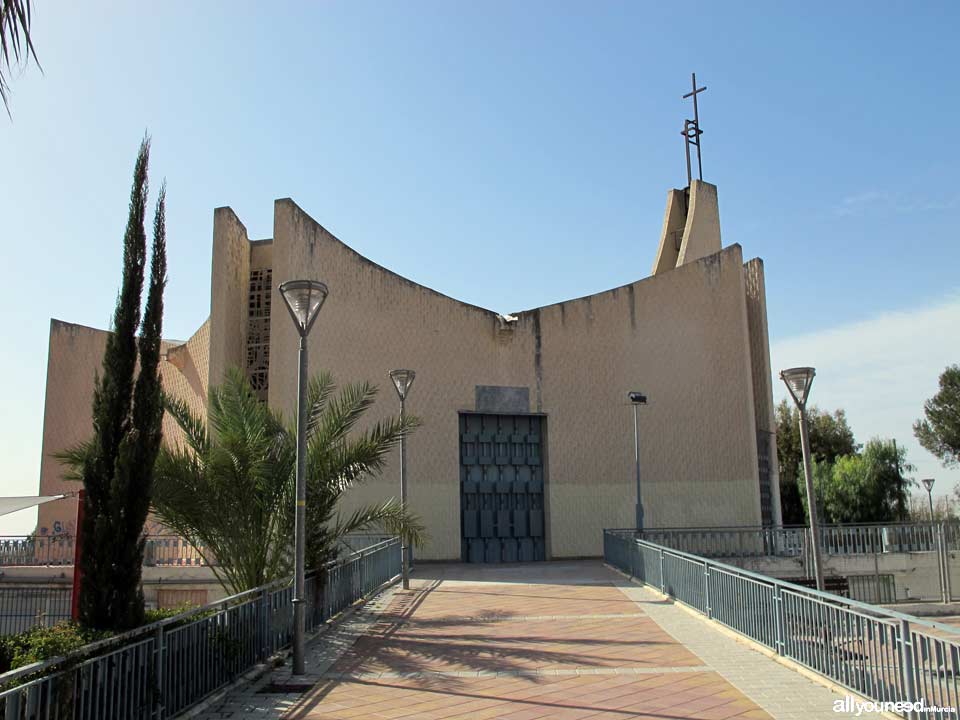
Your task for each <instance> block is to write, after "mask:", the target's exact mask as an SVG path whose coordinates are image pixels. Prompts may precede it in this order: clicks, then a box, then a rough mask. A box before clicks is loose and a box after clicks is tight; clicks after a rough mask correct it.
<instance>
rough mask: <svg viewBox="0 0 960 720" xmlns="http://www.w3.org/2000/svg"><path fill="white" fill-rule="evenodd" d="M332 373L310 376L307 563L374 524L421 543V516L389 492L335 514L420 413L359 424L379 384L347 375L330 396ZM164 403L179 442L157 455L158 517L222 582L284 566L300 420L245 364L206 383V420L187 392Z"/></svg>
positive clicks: (316, 564)
mask: <svg viewBox="0 0 960 720" xmlns="http://www.w3.org/2000/svg"><path fill="white" fill-rule="evenodd" d="M335 389H336V388H335V385H334V381H333V378H332V377H331V376H330V374H329V373H321V374H320V375H318V376H316V377H314V378H313V379H312V380H311V382H310V388H309V395H308V411H309V416H308V425H307V523H306V525H307V536H306V539H307V544H306V557H307V567H308V568H320V567H322V566H323V565H324V564H325V563H326V562H327V561H329V560H331V559H334V558H335V557H336V556H337V554H338V552H339V548H340V546H341V542H340V540H341V538H343V536H344V535H346V534H348V533H352V532H359V531H363V530H370V529H373V528H381V529H382V530H385V531H386V532H390V533H394V534H403V535H404V536H405V537H406V538H407V540H408V542H412V543H414V544H422V542H423V540H424V537H425V532H424V528H423V525H422V524H421V523H420V521H419V520H417V519H416V518H414V517H412V516H410V515H408V514H404V513H403V512H401V509H400V506H399V504H398V503H396V502H394V501H393V500H389V501H386V502H384V503H381V504H378V505H372V506H366V507H362V508H360V509H359V510H356V511H355V512H353V513H350V514H348V515H342V514H340V512H339V510H338V503H339V501H340V499H341V497H342V496H343V494H344V493H345V492H346V491H347V490H349V489H350V488H351V487H353V486H354V485H357V484H358V483H361V482H363V481H364V480H366V479H367V478H369V477H372V476H375V475H377V474H379V472H380V471H381V470H382V469H383V467H384V464H385V463H386V459H387V454H388V453H389V452H390V450H392V449H393V448H394V446H395V445H397V443H399V441H400V438H401V436H403V435H406V434H408V433H409V432H411V431H412V430H413V429H414V428H415V427H417V426H418V425H419V421H418V420H417V419H416V418H408V419H406V420H405V421H404V422H402V423H401V421H400V420H398V419H390V420H387V421H385V422H382V423H377V424H375V425H374V426H373V427H372V428H369V429H367V430H364V431H362V432H361V431H357V430H355V426H356V424H357V422H358V421H359V420H360V419H361V417H362V416H363V414H364V412H365V411H366V410H367V409H369V408H370V407H371V406H372V405H373V402H374V399H375V397H376V393H377V388H376V387H375V386H373V385H371V384H370V383H365V382H364V383H356V384H351V385H347V386H346V387H344V388H343V389H342V390H341V391H340V392H339V393H338V394H336V396H334V392H335ZM166 409H167V412H169V413H170V415H171V416H172V417H173V419H174V420H175V421H176V423H177V425H179V426H180V428H181V430H182V431H183V435H184V442H183V443H182V444H179V445H175V446H171V445H165V446H164V447H163V448H162V449H161V451H160V456H159V457H158V458H157V465H156V472H155V478H154V496H153V507H154V512H155V514H156V516H157V518H158V519H159V520H160V521H161V522H162V523H163V524H165V525H166V526H168V527H169V528H171V529H172V530H174V531H176V532H177V533H179V534H180V535H182V536H183V537H184V538H186V539H187V540H188V541H189V542H190V543H191V544H193V545H194V547H196V548H197V550H198V551H199V552H200V553H201V555H203V556H204V558H205V559H206V560H208V561H212V560H213V559H214V558H216V563H210V564H211V567H212V569H213V571H214V572H215V573H216V575H217V579H218V580H219V581H220V583H221V584H222V585H223V586H224V587H225V588H227V589H228V590H232V591H233V592H241V591H243V590H247V589H250V588H253V587H257V586H259V585H263V584H265V583H268V582H270V581H272V580H275V579H278V578H282V577H285V576H287V575H289V574H290V572H291V560H292V553H291V541H292V538H293V525H294V496H295V473H296V431H295V429H294V428H292V427H290V426H289V425H287V423H286V422H285V421H284V418H283V417H282V416H281V415H280V414H279V413H278V412H276V411H275V410H273V409H271V408H270V407H269V406H268V405H267V404H266V403H264V402H263V401H261V400H260V399H259V398H258V397H257V395H256V393H255V391H254V389H253V388H252V387H251V385H250V383H249V381H248V380H247V378H246V377H245V375H244V374H243V373H242V372H241V371H240V370H237V369H233V370H230V371H228V373H227V375H226V378H225V380H224V382H223V384H222V385H220V386H219V387H216V388H211V391H210V399H209V403H208V411H207V414H208V422H209V425H208V426H207V425H206V424H205V423H204V421H203V420H202V419H201V418H199V417H198V416H197V415H195V414H194V413H193V412H192V411H191V410H190V408H189V407H188V406H187V405H186V404H185V403H183V402H180V401H177V400H174V399H172V398H167V401H166Z"/></svg>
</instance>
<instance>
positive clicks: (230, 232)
mask: <svg viewBox="0 0 960 720" xmlns="http://www.w3.org/2000/svg"><path fill="white" fill-rule="evenodd" d="M249 283H250V241H249V239H248V238H247V229H246V228H245V227H244V226H243V223H242V222H240V218H238V217H237V216H236V214H235V213H234V212H233V210H232V209H230V208H228V207H222V208H217V209H216V210H214V212H213V271H212V273H211V280H210V369H209V375H208V378H209V382H210V384H211V385H219V384H220V383H221V382H222V381H223V374H224V372H225V371H226V369H227V368H228V367H232V366H235V367H244V364H245V360H246V355H245V353H246V346H247V291H248V285H249Z"/></svg>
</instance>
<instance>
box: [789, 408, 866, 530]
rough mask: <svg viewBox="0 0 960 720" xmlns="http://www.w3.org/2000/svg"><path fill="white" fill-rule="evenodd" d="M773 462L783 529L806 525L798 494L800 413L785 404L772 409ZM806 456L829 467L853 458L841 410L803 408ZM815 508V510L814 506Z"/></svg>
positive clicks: (800, 482)
mask: <svg viewBox="0 0 960 720" xmlns="http://www.w3.org/2000/svg"><path fill="white" fill-rule="evenodd" d="M776 419H777V459H778V462H779V469H780V504H781V508H782V511H783V522H784V524H785V525H801V524H803V523H805V522H806V508H805V505H804V501H803V499H802V497H801V494H800V492H799V488H800V486H802V485H803V449H802V446H801V444H800V412H799V411H798V410H797V409H796V407H794V406H793V405H791V404H789V403H788V402H787V401H786V400H781V401H780V404H779V405H777V408H776ZM807 423H808V428H809V433H810V455H811V457H812V459H813V460H814V461H816V462H819V463H824V462H825V463H827V464H830V465H832V464H833V463H834V462H835V461H836V459H837V458H838V457H841V456H842V455H853V454H855V453H856V452H857V450H858V448H859V446H858V445H857V443H856V442H855V441H854V438H853V431H852V430H851V429H850V426H849V425H848V424H847V416H846V413H844V411H843V410H837V411H835V412H834V413H832V414H831V413H829V412H826V411H821V410H819V409H818V408H817V407H815V406H811V407H809V408H807ZM818 507H819V506H818Z"/></svg>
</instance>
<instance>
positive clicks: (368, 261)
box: [258, 197, 742, 318]
mask: <svg viewBox="0 0 960 720" xmlns="http://www.w3.org/2000/svg"><path fill="white" fill-rule="evenodd" d="M275 203H289V204H290V205H292V206H293V207H294V208H296V209H297V210H298V211H299V212H300V213H302V214H303V215H304V216H306V217H307V218H309V219H310V221H311V222H313V223H314V224H315V225H316V226H317V227H319V228H320V229H321V230H323V232H324V233H326V234H327V235H328V236H329V237H330V238H331V239H332V240H334V241H336V242H337V243H338V244H339V245H340V246H341V247H343V248H344V249H346V250H347V251H348V252H350V253H351V254H352V255H353V256H355V257H356V258H357V259H358V260H360V261H361V262H362V263H365V264H367V265H369V266H371V267H373V268H374V269H376V270H378V271H380V272H382V273H384V274H386V275H388V276H390V277H392V278H396V279H397V280H400V281H402V282H404V283H406V284H408V285H410V286H412V287H414V288H416V289H418V290H425V291H426V292H428V293H431V294H433V295H437V296H439V297H441V298H443V299H445V300H450V301H452V302H454V303H456V304H457V305H461V306H463V307H466V308H469V309H471V310H476V311H479V312H481V313H484V314H486V315H490V316H492V317H493V318H498V317H508V316H516V317H519V316H521V315H529V314H531V313H535V312H537V311H539V310H545V309H547V308H551V307H556V306H558V305H565V304H567V303H573V302H581V301H583V300H589V299H592V298H598V297H600V296H602V295H607V294H610V293H615V292H619V291H620V290H623V289H625V288H628V287H632V286H633V285H636V284H637V283H641V282H644V281H646V280H653V279H654V278H655V277H657V276H656V275H647V276H646V277H642V278H638V279H637V280H634V281H632V282H628V283H625V284H623V285H617V286H616V287H612V288H608V289H606V290H600V291H597V292H594V293H588V294H587V295H581V296H579V297H574V298H569V299H567V300H560V301H557V302H552V303H548V304H546V305H539V306H537V307H533V308H530V309H527V310H519V311H516V312H511V313H499V312H497V311H496V310H491V309H489V308H485V307H481V306H479V305H474V304H472V303H468V302H465V301H463V300H459V299H457V298H455V297H451V296H450V295H446V294H444V293H442V292H440V291H439V290H434V289H433V288H431V287H428V286H426V285H424V284H422V283H419V282H417V281H416V280H411V279H410V278H408V277H405V276H403V275H401V274H400V273H398V272H394V271H393V270H391V269H390V268H387V267H384V266H383V265H381V264H380V263H377V262H374V261H373V260H371V259H370V258H368V257H366V256H365V255H363V254H361V253H359V252H357V251H356V250H355V249H353V248H352V247H350V245H348V244H347V243H345V242H344V241H343V240H341V239H340V238H338V237H337V236H336V235H334V234H333V233H332V232H330V230H328V229H327V228H326V227H324V225H323V224H322V223H319V222H317V221H316V220H315V219H314V218H313V216H312V215H310V213H308V212H307V211H306V210H304V209H303V208H302V207H300V206H299V205H297V203H296V201H294V200H293V199H292V198H289V197H287V198H278V199H277V200H276V201H275ZM258 242H265V241H262V240H261V241H258ZM271 242H272V240H271ZM735 247H736V248H740V245H739V243H732V244H730V245H728V246H727V247H724V248H721V249H720V252H719V253H717V254H718V255H719V254H722V253H724V252H726V251H728V250H731V249H733V248H735ZM741 252H742V248H741ZM707 257H712V256H707ZM703 259H705V258H701V259H700V260H703ZM700 260H696V261H694V262H693V263H690V264H691V265H693V264H696V263H697V262H700Z"/></svg>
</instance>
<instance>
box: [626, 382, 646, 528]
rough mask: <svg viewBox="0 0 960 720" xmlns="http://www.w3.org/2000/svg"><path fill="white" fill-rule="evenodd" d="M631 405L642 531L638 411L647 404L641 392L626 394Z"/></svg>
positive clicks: (638, 519) (638, 504) (639, 515)
mask: <svg viewBox="0 0 960 720" xmlns="http://www.w3.org/2000/svg"><path fill="white" fill-rule="evenodd" d="M627 397H628V398H630V402H631V404H632V405H633V460H634V463H635V465H636V468H637V530H643V500H642V499H641V497H640V419H639V417H638V410H639V408H640V406H641V405H646V404H647V396H646V395H644V394H643V393H641V392H637V391H635V390H634V391H631V392H629V393H627Z"/></svg>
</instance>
